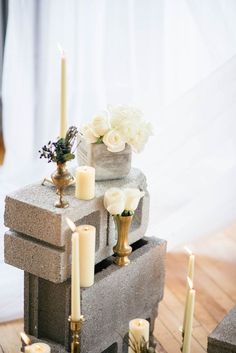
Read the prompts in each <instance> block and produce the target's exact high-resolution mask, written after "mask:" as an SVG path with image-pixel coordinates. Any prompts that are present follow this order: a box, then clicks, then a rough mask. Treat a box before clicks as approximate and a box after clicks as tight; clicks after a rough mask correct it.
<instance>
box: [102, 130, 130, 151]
mask: <svg viewBox="0 0 236 353" xmlns="http://www.w3.org/2000/svg"><path fill="white" fill-rule="evenodd" d="M103 143H104V144H105V145H106V146H107V149H108V151H110V152H120V151H123V150H124V149H125V141H124V139H123V137H122V136H121V134H120V132H119V131H117V130H110V131H108V132H107V133H106V134H105V135H104V136H103Z"/></svg>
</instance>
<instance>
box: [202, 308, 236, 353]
mask: <svg viewBox="0 0 236 353" xmlns="http://www.w3.org/2000/svg"><path fill="white" fill-rule="evenodd" d="M207 352H208V353H226V352H227V353H236V305H235V306H234V307H233V309H232V310H231V311H230V312H229V313H228V314H227V315H226V316H225V317H224V319H223V320H222V321H221V322H220V323H219V324H218V325H217V327H216V328H215V329H214V331H213V332H212V333H211V334H210V335H209V336H208V347H207Z"/></svg>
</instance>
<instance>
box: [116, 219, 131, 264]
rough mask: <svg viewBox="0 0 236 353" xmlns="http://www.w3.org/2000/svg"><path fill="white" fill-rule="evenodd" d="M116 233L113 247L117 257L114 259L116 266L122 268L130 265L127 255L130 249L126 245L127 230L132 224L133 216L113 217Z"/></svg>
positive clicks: (127, 244)
mask: <svg viewBox="0 0 236 353" xmlns="http://www.w3.org/2000/svg"><path fill="white" fill-rule="evenodd" d="M113 218H114V222H115V224H116V230H117V233H118V236H117V243H116V245H115V246H114V247H113V251H114V253H115V254H116V255H117V256H116V259H115V263H116V265H118V266H120V267H123V266H127V265H129V263H130V260H129V257H128V256H129V255H130V254H131V252H132V248H131V246H130V245H129V243H128V235H129V228H130V225H131V223H132V219H133V216H119V215H117V216H113Z"/></svg>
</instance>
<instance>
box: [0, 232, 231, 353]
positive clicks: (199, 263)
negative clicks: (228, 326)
mask: <svg viewBox="0 0 236 353" xmlns="http://www.w3.org/2000/svg"><path fill="white" fill-rule="evenodd" d="M188 245H189V247H191V249H192V250H193V251H194V252H195V254H196V270H195V279H194V283H195V289H196V310H195V320H194V329H193V340H192V350H191V353H202V352H206V347H207V335H208V333H209V332H211V331H212V330H213V329H214V328H215V326H216V325H217V323H218V322H219V321H221V320H222V318H223V317H224V315H225V314H226V313H227V312H228V311H229V310H230V309H231V308H232V307H233V306H234V304H235V303H236V283H235V278H236V225H232V226H230V227H228V228H227V229H225V230H224V231H223V232H220V233H218V234H214V235H212V236H210V237H206V238H205V239H202V240H200V241H198V242H196V243H194V244H188ZM166 262H167V271H166V272H167V273H166V287H165V296H164V300H163V301H162V303H161V304H160V307H159V315H158V319H157V321H156V326H155V335H156V337H157V338H158V340H159V341H160V342H161V344H162V346H163V347H164V349H165V350H166V351H167V352H168V353H177V352H179V348H180V344H181V334H180V332H179V327H180V326H181V324H182V317H183V308H184V301H185V291H186V271H187V262H188V256H187V255H186V254H185V253H184V252H183V250H182V249H180V250H176V251H174V252H170V253H168V255H167V260H166ZM22 330H23V324H22V321H21V320H18V321H15V322H9V323H5V324H2V325H0V343H1V346H2V348H3V351H4V353H19V351H20V350H19V347H20V340H19V332H20V331H22ZM0 352H1V349H0Z"/></svg>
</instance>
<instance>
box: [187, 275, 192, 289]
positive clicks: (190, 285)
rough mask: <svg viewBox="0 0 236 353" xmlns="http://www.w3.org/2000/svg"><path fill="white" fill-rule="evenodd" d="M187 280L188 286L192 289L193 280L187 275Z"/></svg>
mask: <svg viewBox="0 0 236 353" xmlns="http://www.w3.org/2000/svg"><path fill="white" fill-rule="evenodd" d="M187 281H188V285H189V288H190V289H193V281H192V280H191V279H190V278H189V277H187Z"/></svg>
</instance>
